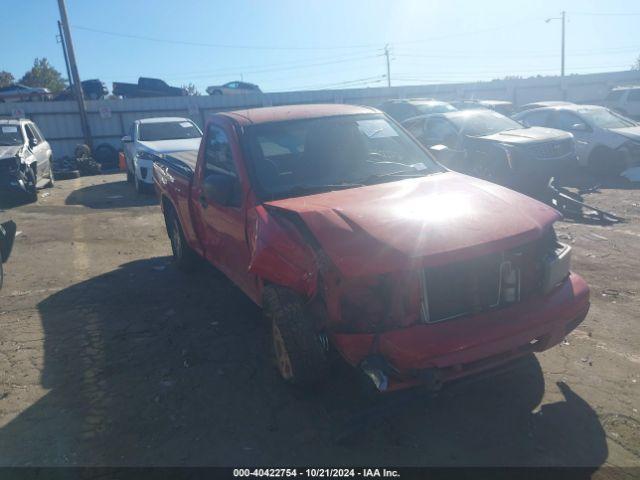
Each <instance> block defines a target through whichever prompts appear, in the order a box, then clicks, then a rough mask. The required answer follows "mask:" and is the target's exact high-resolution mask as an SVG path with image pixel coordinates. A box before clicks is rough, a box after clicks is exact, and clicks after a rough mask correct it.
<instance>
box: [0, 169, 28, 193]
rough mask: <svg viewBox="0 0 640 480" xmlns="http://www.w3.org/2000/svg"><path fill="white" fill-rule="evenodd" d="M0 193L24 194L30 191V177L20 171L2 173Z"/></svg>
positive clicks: (0, 176)
mask: <svg viewBox="0 0 640 480" xmlns="http://www.w3.org/2000/svg"><path fill="white" fill-rule="evenodd" d="M0 193H1V194H4V195H24V194H26V193H28V179H27V178H26V177H25V176H24V175H22V174H21V173H19V172H16V173H6V172H3V173H1V174H0Z"/></svg>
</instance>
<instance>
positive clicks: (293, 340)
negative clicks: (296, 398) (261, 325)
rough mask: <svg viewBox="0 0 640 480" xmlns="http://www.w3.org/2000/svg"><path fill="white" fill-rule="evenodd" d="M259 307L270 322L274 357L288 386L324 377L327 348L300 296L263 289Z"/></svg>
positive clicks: (274, 288) (309, 384)
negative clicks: (260, 306) (261, 306)
mask: <svg viewBox="0 0 640 480" xmlns="http://www.w3.org/2000/svg"><path fill="white" fill-rule="evenodd" d="M262 305H263V310H264V314H265V316H266V317H267V319H268V320H269V321H270V322H271V337H272V343H273V352H274V358H275V361H276V366H277V367H278V372H279V373H280V376H281V377H282V378H283V379H284V380H285V381H286V382H287V383H290V384H292V385H296V386H299V387H312V386H315V385H317V384H319V383H320V382H322V380H324V379H325V378H326V375H327V372H328V369H329V357H328V353H327V348H326V346H325V345H323V342H322V337H321V333H320V332H319V331H318V329H317V327H316V325H315V324H314V322H313V319H312V318H311V316H310V315H309V314H308V312H307V311H306V308H305V303H304V299H303V298H302V297H301V296H300V295H298V294H297V293H295V292H293V291H292V290H289V289H287V288H284V287H279V286H273V285H269V286H266V287H265V289H264V295H263V303H262Z"/></svg>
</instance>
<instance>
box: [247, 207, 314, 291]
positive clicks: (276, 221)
mask: <svg viewBox="0 0 640 480" xmlns="http://www.w3.org/2000/svg"><path fill="white" fill-rule="evenodd" d="M247 221H248V231H247V240H248V242H249V250H250V254H251V257H250V261H249V273H252V274H254V275H256V276H258V277H259V278H261V279H262V281H263V282H269V283H275V284H277V285H281V286H284V287H287V288H290V289H292V290H294V291H296V292H298V293H300V294H302V295H304V296H306V297H307V298H310V297H312V296H314V295H315V293H316V290H317V287H318V271H319V267H318V259H317V255H316V253H315V252H314V250H313V248H312V247H311V245H309V241H308V239H305V238H304V236H303V233H302V232H301V231H300V229H299V228H298V227H297V226H296V225H295V224H294V221H293V220H292V219H289V218H287V216H286V215H283V214H281V213H278V212H276V211H275V210H274V209H268V208H265V207H264V206H262V205H259V206H257V207H256V208H254V209H252V210H251V211H250V212H248V217H247Z"/></svg>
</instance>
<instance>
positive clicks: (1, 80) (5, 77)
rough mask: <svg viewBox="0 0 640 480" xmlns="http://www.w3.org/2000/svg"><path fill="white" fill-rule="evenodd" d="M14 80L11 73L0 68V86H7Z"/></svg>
mask: <svg viewBox="0 0 640 480" xmlns="http://www.w3.org/2000/svg"><path fill="white" fill-rule="evenodd" d="M14 81H15V79H14V78H13V75H11V74H10V73H9V72H7V71H5V70H0V88H2V87H8V86H9V85H11V84H13V82H14Z"/></svg>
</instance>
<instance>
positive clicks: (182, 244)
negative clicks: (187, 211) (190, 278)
mask: <svg viewBox="0 0 640 480" xmlns="http://www.w3.org/2000/svg"><path fill="white" fill-rule="evenodd" d="M164 220H165V224H166V226H167V234H168V235H169V240H170V241H171V251H172V252H173V262H174V263H175V265H176V267H178V269H180V270H182V271H183V272H192V271H193V270H194V269H195V267H196V266H197V265H198V254H197V253H196V252H194V251H193V249H192V248H191V247H190V246H189V245H188V244H187V241H186V240H185V238H184V233H183V232H182V225H180V220H179V219H178V215H177V214H176V211H175V210H174V209H173V207H171V208H169V209H168V210H167V212H166V213H165V217H164Z"/></svg>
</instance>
